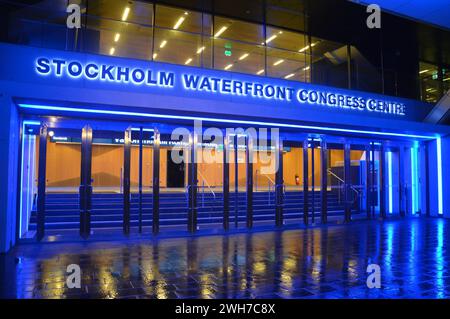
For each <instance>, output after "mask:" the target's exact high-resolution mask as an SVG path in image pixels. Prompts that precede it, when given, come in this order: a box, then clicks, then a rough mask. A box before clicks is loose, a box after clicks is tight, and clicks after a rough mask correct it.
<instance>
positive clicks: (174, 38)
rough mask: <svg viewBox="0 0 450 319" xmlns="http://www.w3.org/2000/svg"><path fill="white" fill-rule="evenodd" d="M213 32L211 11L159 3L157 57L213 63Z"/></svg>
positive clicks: (185, 61) (197, 63)
mask: <svg viewBox="0 0 450 319" xmlns="http://www.w3.org/2000/svg"><path fill="white" fill-rule="evenodd" d="M202 34H203V35H206V36H202ZM210 34H211V16H210V15H208V14H202V13H198V12H194V11H186V10H181V9H177V8H170V7H165V6H160V5H158V6H157V7H156V28H155V42H154V48H153V60H155V61H160V62H169V63H176V64H184V65H191V66H200V67H211V56H212V55H211V40H210V37H209V35H210Z"/></svg>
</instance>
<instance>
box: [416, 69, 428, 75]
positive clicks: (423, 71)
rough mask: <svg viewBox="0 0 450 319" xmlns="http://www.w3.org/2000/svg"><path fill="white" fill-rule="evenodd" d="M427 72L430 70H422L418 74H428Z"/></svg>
mask: <svg viewBox="0 0 450 319" xmlns="http://www.w3.org/2000/svg"><path fill="white" fill-rule="evenodd" d="M428 71H430V70H428V69H426V70H422V71H420V72H419V74H422V73H425V72H428Z"/></svg>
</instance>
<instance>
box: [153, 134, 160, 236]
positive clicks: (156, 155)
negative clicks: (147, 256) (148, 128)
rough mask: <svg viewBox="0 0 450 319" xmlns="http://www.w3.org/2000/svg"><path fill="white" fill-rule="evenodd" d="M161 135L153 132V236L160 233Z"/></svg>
mask: <svg viewBox="0 0 450 319" xmlns="http://www.w3.org/2000/svg"><path fill="white" fill-rule="evenodd" d="M160 145H161V135H160V133H159V131H158V129H157V128H154V131H153V182H152V189H153V190H152V193H153V196H152V201H153V216H152V231H153V235H157V234H158V233H159V161H160Z"/></svg>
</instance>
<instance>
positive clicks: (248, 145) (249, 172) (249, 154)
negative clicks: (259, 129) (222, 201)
mask: <svg viewBox="0 0 450 319" xmlns="http://www.w3.org/2000/svg"><path fill="white" fill-rule="evenodd" d="M245 168H246V202H247V218H246V221H247V222H246V224H247V228H252V227H253V137H252V136H251V135H247V136H246V137H245Z"/></svg>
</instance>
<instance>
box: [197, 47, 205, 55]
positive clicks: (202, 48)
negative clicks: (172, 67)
mask: <svg viewBox="0 0 450 319" xmlns="http://www.w3.org/2000/svg"><path fill="white" fill-rule="evenodd" d="M203 50H205V47H201V48H199V49H198V50H197V54H200V53H202V52H203Z"/></svg>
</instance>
